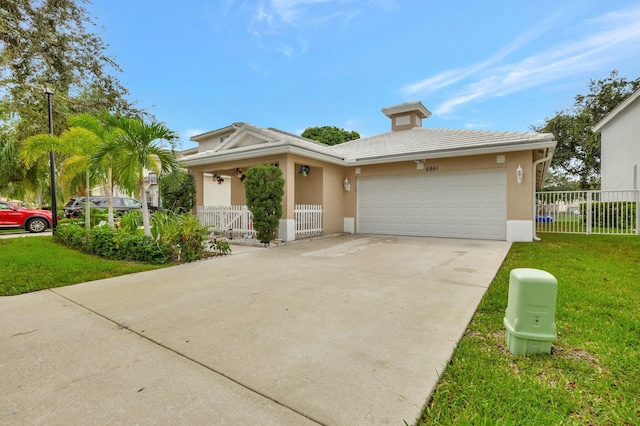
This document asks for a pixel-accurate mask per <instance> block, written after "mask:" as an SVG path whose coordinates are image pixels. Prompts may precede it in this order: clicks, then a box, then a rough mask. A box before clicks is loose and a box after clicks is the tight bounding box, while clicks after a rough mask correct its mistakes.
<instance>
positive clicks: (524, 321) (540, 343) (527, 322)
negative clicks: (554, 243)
mask: <svg viewBox="0 0 640 426" xmlns="http://www.w3.org/2000/svg"><path fill="white" fill-rule="evenodd" d="M557 294H558V280H556V278H555V277H554V276H553V275H551V274H550V273H548V272H546V271H541V270H539V269H529V268H520V269H513V270H512V271H511V274H510V276H509V300H508V302H507V309H506V311H505V316H504V325H505V327H506V328H507V330H506V340H507V348H509V352H511V353H512V354H514V355H530V354H537V353H547V354H548V353H551V342H552V341H554V340H556V338H557V334H556V322H555V315H556V299H557Z"/></svg>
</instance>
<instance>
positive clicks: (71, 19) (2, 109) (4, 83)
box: [0, 0, 141, 193]
mask: <svg viewBox="0 0 640 426" xmlns="http://www.w3.org/2000/svg"><path fill="white" fill-rule="evenodd" d="M87 2H88V0H56V1H51V0H40V1H34V0H0V86H1V87H2V91H0V190H2V191H5V192H8V193H10V192H11V193H16V192H21V191H20V189H21V188H25V187H28V186H32V185H33V184H34V181H33V179H34V178H35V176H34V174H37V173H34V171H32V170H30V169H28V168H25V167H24V164H23V163H22V162H21V161H19V160H16V158H17V156H15V155H14V154H15V153H16V152H18V151H19V149H20V143H21V141H23V140H25V139H27V138H28V137H30V136H34V135H37V134H44V133H46V132H47V130H48V127H47V119H46V117H47V101H46V96H45V95H44V88H45V87H48V88H51V89H53V90H54V92H55V95H54V96H53V99H52V100H53V110H54V114H53V120H54V126H53V127H54V131H55V134H56V135H60V134H61V133H62V132H63V131H64V130H65V129H67V127H68V126H67V117H68V116H69V115H72V114H75V113H80V112H88V113H93V114H97V113H98V112H100V111H102V110H103V109H109V110H112V111H119V112H121V113H126V114H141V113H140V112H139V111H137V110H135V109H134V108H133V107H132V105H131V104H130V103H129V102H128V101H127V100H126V99H125V96H126V95H127V94H128V92H127V90H126V89H125V88H124V87H123V86H122V85H121V84H120V82H119V81H118V80H117V79H116V78H115V77H114V76H112V75H111V74H110V72H113V71H115V72H119V71H120V69H119V67H118V65H117V64H116V63H115V62H114V61H113V60H112V59H111V58H110V57H109V56H107V54H106V53H105V51H106V46H105V44H104V43H103V42H102V40H101V39H100V38H99V37H98V36H97V35H96V34H94V33H92V32H90V31H88V30H87V28H88V27H90V26H93V25H94V22H93V21H92V18H91V17H90V15H89V13H88V12H87V10H86V9H85V8H84V7H83V5H84V4H86V3H87Z"/></svg>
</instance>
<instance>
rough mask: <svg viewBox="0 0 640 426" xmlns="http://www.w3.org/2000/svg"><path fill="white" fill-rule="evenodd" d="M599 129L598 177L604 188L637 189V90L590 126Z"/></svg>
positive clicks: (639, 149) (639, 132)
mask: <svg viewBox="0 0 640 426" xmlns="http://www.w3.org/2000/svg"><path fill="white" fill-rule="evenodd" d="M593 131H594V132H600V135H601V146H600V147H601V152H600V156H601V157H600V177H601V188H602V190H603V191H618V190H631V189H638V188H639V186H638V164H640V90H636V91H635V92H634V93H633V94H631V96H629V97H628V98H627V99H625V100H624V102H622V103H621V104H620V105H618V106H617V107H616V108H614V109H613V111H611V112H610V113H609V114H607V116H606V117H604V118H603V119H602V120H600V122H598V124H596V125H595V126H594V127H593Z"/></svg>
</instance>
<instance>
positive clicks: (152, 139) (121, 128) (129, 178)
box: [93, 116, 180, 235]
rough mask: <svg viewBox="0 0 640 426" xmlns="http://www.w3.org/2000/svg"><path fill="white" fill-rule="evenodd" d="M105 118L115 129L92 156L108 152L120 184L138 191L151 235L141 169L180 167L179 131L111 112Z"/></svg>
mask: <svg viewBox="0 0 640 426" xmlns="http://www.w3.org/2000/svg"><path fill="white" fill-rule="evenodd" d="M106 121H107V123H108V124H110V125H112V126H113V127H114V128H115V129H118V131H117V132H115V134H114V137H113V138H111V139H108V140H106V141H105V142H104V143H103V144H102V145H101V146H100V147H99V148H98V150H97V151H96V153H95V154H94V156H93V160H94V161H100V159H103V158H107V157H108V156H111V158H112V161H113V171H114V173H115V175H116V178H117V180H118V182H119V184H120V186H121V187H123V188H124V189H126V190H128V191H130V192H133V191H134V190H136V189H137V190H138V191H139V194H140V201H141V202H142V224H143V226H144V233H145V235H151V226H150V224H149V207H148V206H147V193H146V191H145V189H144V175H143V172H144V170H145V169H147V170H150V171H152V172H154V173H156V174H157V175H160V174H161V172H164V173H174V172H175V171H177V170H178V169H179V168H180V163H179V162H178V156H177V153H176V151H175V147H176V141H177V139H178V135H177V134H176V133H175V132H173V131H172V130H169V129H168V128H167V127H166V126H164V125H163V124H160V123H146V122H144V121H142V120H141V119H137V118H127V117H113V116H111V117H107V119H106ZM162 141H166V142H168V143H169V146H170V149H166V148H164V147H163V145H162Z"/></svg>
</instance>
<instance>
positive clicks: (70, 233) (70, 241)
mask: <svg viewBox="0 0 640 426" xmlns="http://www.w3.org/2000/svg"><path fill="white" fill-rule="evenodd" d="M53 240H54V241H56V242H58V243H61V244H64V245H65V246H67V247H71V248H73V249H76V250H80V251H85V252H86V251H87V244H88V242H89V230H88V229H85V228H84V226H80V225H76V224H65V225H61V226H58V227H57V228H56V232H55V233H54V234H53Z"/></svg>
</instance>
